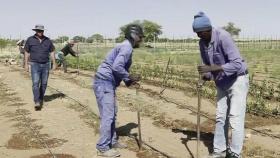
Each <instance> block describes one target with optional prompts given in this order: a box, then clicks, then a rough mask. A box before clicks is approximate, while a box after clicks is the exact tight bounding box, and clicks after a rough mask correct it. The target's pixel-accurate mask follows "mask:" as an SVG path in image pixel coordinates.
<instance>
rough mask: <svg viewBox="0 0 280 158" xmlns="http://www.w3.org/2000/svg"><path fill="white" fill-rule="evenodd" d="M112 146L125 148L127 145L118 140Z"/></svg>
mask: <svg viewBox="0 0 280 158" xmlns="http://www.w3.org/2000/svg"><path fill="white" fill-rule="evenodd" d="M112 148H115V149H125V148H127V145H125V144H122V143H119V142H117V143H116V144H113V145H112Z"/></svg>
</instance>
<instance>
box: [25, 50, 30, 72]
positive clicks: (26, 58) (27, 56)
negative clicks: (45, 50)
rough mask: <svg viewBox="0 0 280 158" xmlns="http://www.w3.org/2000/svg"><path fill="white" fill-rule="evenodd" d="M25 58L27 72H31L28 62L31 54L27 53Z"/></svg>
mask: <svg viewBox="0 0 280 158" xmlns="http://www.w3.org/2000/svg"><path fill="white" fill-rule="evenodd" d="M24 56H25V66H24V68H25V70H26V71H28V70H29V67H28V60H29V57H30V54H29V53H28V52H27V51H25V52H24Z"/></svg>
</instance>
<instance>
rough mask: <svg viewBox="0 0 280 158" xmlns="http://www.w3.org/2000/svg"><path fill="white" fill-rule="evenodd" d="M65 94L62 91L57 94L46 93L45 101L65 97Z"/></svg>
mask: <svg viewBox="0 0 280 158" xmlns="http://www.w3.org/2000/svg"><path fill="white" fill-rule="evenodd" d="M64 97H65V95H64V94H62V93H55V94H51V95H45V97H44V101H45V102H50V101H52V100H55V99H57V98H64Z"/></svg>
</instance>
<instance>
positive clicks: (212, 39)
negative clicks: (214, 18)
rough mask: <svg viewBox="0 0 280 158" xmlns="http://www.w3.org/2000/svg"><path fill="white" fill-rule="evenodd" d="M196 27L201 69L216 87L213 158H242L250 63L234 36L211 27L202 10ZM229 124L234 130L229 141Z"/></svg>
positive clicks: (206, 78) (204, 75)
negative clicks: (248, 65) (242, 54)
mask: <svg viewBox="0 0 280 158" xmlns="http://www.w3.org/2000/svg"><path fill="white" fill-rule="evenodd" d="M193 30H194V32H196V33H197V36H198V37H199V38H200V41H199V47H200V53H201V58H202V61H203V63H204V65H201V66H198V71H199V73H200V74H202V78H203V79H204V80H211V79H212V80H214V81H215V83H216V87H217V110H216V128H215V135H214V142H213V146H214V153H212V154H211V155H210V156H209V157H211V158H224V157H226V158H239V157H241V151H242V147H243V141H244V122H245V112H246V99H247V93H248V89H249V75H248V70H247V65H246V63H245V61H244V60H243V59H242V57H241V55H240V52H239V50H238V48H237V46H236V45H235V43H234V41H233V39H232V38H231V35H230V34H229V33H228V32H226V31H225V30H223V29H215V28H213V27H212V26H211V22H210V20H209V18H208V17H207V16H206V15H205V14H204V13H203V12H200V13H198V14H197V15H195V16H194V21H193ZM229 126H230V127H231V129H232V136H231V142H229V140H228V129H229Z"/></svg>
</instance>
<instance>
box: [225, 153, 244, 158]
mask: <svg viewBox="0 0 280 158" xmlns="http://www.w3.org/2000/svg"><path fill="white" fill-rule="evenodd" d="M226 158H241V155H238V154H235V153H234V152H227V155H226Z"/></svg>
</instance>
